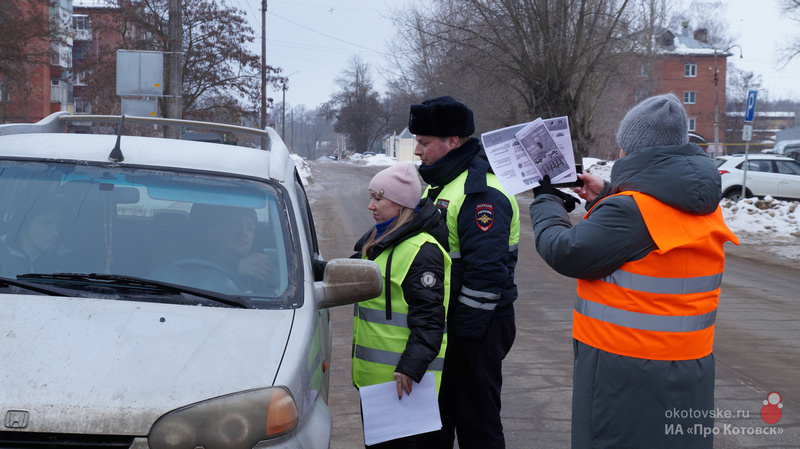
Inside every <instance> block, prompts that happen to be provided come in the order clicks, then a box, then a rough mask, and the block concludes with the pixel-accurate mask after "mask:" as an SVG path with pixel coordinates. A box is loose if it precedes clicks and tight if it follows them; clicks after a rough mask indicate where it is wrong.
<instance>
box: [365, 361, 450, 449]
mask: <svg viewBox="0 0 800 449" xmlns="http://www.w3.org/2000/svg"><path fill="white" fill-rule="evenodd" d="M359 392H360V394H361V409H362V411H363V414H364V444H366V445H368V446H369V445H373V444H377V443H382V442H384V441H389V440H394V439H397V438H402V437H406V436H409V435H417V434H420V433H425V432H432V431H434V430H439V429H441V428H442V420H441V418H440V417H439V401H438V400H437V398H436V379H435V377H434V374H433V373H432V372H428V373H425V375H424V376H422V381H421V382H420V383H416V382H415V383H414V385H413V386H412V388H411V394H410V395H406V394H405V392H403V398H402V399H397V382H395V381H392V382H386V383H382V384H377V385H369V386H366V387H361V388H360V389H359Z"/></svg>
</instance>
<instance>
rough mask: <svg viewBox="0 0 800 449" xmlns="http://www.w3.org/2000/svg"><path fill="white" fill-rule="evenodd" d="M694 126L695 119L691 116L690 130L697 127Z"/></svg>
mask: <svg viewBox="0 0 800 449" xmlns="http://www.w3.org/2000/svg"><path fill="white" fill-rule="evenodd" d="M694 126H695V119H693V118H690V119H689V131H690V132H691V131H694V129H695V128H694Z"/></svg>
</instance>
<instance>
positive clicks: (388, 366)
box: [351, 233, 451, 389]
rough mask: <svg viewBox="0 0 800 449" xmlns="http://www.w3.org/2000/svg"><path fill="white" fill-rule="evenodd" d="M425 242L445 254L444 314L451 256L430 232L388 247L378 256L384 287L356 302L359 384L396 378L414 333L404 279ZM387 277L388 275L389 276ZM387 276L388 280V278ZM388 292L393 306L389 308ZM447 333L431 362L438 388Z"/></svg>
mask: <svg viewBox="0 0 800 449" xmlns="http://www.w3.org/2000/svg"><path fill="white" fill-rule="evenodd" d="M425 243H433V244H435V245H436V246H437V247H438V248H439V249H440V250H441V251H442V256H443V258H444V307H445V314H446V313H447V312H446V311H447V306H448V303H449V295H450V265H451V262H450V258H449V257H447V252H446V251H445V250H444V248H442V246H441V245H439V243H437V242H436V239H434V238H433V237H432V236H431V235H430V234H427V233H420V234H417V235H415V236H413V237H409V238H408V239H406V240H404V241H403V242H401V243H399V244H398V245H396V246H394V247H392V248H387V249H386V250H385V251H383V252H382V253H381V254H380V255H379V256H378V257H377V258H376V259H375V263H377V264H378V266H379V267H380V269H381V273H382V274H383V279H384V290H383V292H382V293H381V295H380V296H378V297H377V298H373V299H370V300H368V301H363V302H360V303H358V304H356V316H355V317H354V318H353V363H352V370H351V372H352V377H353V384H354V385H355V386H356V387H363V386H366V385H375V384H378V383H383V382H390V381H392V380H394V376H393V373H394V372H395V368H396V367H397V364H398V363H399V362H400V357H401V356H402V354H403V351H404V350H405V348H406V342H407V341H408V338H409V335H410V334H411V331H410V329H409V328H408V324H407V315H408V303H407V302H406V299H405V295H404V293H403V287H402V284H403V280H404V279H405V278H406V274H407V273H408V271H409V269H410V268H411V264H412V262H413V261H414V259H415V257H416V256H417V253H418V252H419V250H420V248H421V247H422V245H423V244H425ZM387 277H388V279H387ZM387 280H388V282H387ZM387 295H388V296H389V298H390V301H389V302H390V309H391V310H387ZM446 347H447V333H446V332H445V334H444V337H443V339H442V345H441V348H440V350H439V353H438V355H437V356H436V359H434V360H433V362H431V364H430V365H429V366H428V368H429V369H428V371H433V372H434V374H435V377H436V387H437V389H438V387H439V383H440V381H441V375H442V367H443V365H444V354H445V348H446Z"/></svg>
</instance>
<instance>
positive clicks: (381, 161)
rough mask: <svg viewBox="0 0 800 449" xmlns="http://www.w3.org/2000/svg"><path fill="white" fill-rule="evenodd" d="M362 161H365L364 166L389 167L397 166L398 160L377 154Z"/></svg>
mask: <svg viewBox="0 0 800 449" xmlns="http://www.w3.org/2000/svg"><path fill="white" fill-rule="evenodd" d="M362 161H364V165H378V166H389V165H394V164H396V163H397V158H394V157H389V156H387V155H385V154H376V155H375V156H366V157H364V159H362Z"/></svg>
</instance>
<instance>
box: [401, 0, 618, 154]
mask: <svg viewBox="0 0 800 449" xmlns="http://www.w3.org/2000/svg"><path fill="white" fill-rule="evenodd" d="M628 4H629V0H562V1H557V2H556V1H547V0H497V1H488V0H433V1H432V2H431V3H430V4H426V5H424V6H415V7H412V8H411V9H409V10H406V11H405V12H404V13H403V14H402V15H400V16H398V17H397V18H396V22H397V23H398V26H399V31H400V32H399V36H401V38H400V42H402V43H401V44H399V45H398V46H396V49H397V48H401V49H404V50H402V51H403V52H404V53H403V54H402V55H400V56H397V57H398V59H408V58H412V63H411V70H410V71H409V73H408V75H407V77H408V78H409V82H408V83H409V84H410V85H412V86H413V87H414V89H415V90H416V92H417V93H418V94H419V95H420V96H430V95H441V94H453V96H457V97H459V99H462V101H465V102H466V103H467V104H470V105H471V106H472V107H473V109H478V110H477V112H476V126H477V127H478V129H479V130H480V129H484V130H487V128H490V127H496V126H498V125H507V124H511V123H513V122H519V121H521V120H531V119H533V118H535V117H537V116H542V117H554V116H562V115H566V116H568V117H569V120H570V129H571V131H572V136H573V139H574V143H575V145H574V146H575V148H576V151H577V153H578V155H579V156H583V155H586V154H587V152H588V148H589V147H590V146H591V145H592V143H593V141H594V138H593V135H592V131H591V128H590V124H591V122H592V119H593V117H594V116H595V114H596V113H597V111H598V107H599V106H600V102H599V100H600V99H601V97H602V93H603V92H604V91H605V89H606V88H607V86H608V85H609V82H610V80H611V78H612V74H613V73H614V72H613V70H611V69H612V68H613V67H614V63H615V60H616V59H617V57H618V55H619V54H620V49H621V48H623V47H624V46H623V45H622V44H623V42H622V41H621V38H622V37H623V36H622V35H621V34H620V32H621V31H622V24H623V22H622V19H623V13H624V11H625V9H626V7H627V6H628ZM396 53H397V52H396ZM486 117H489V119H488V120H486Z"/></svg>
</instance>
